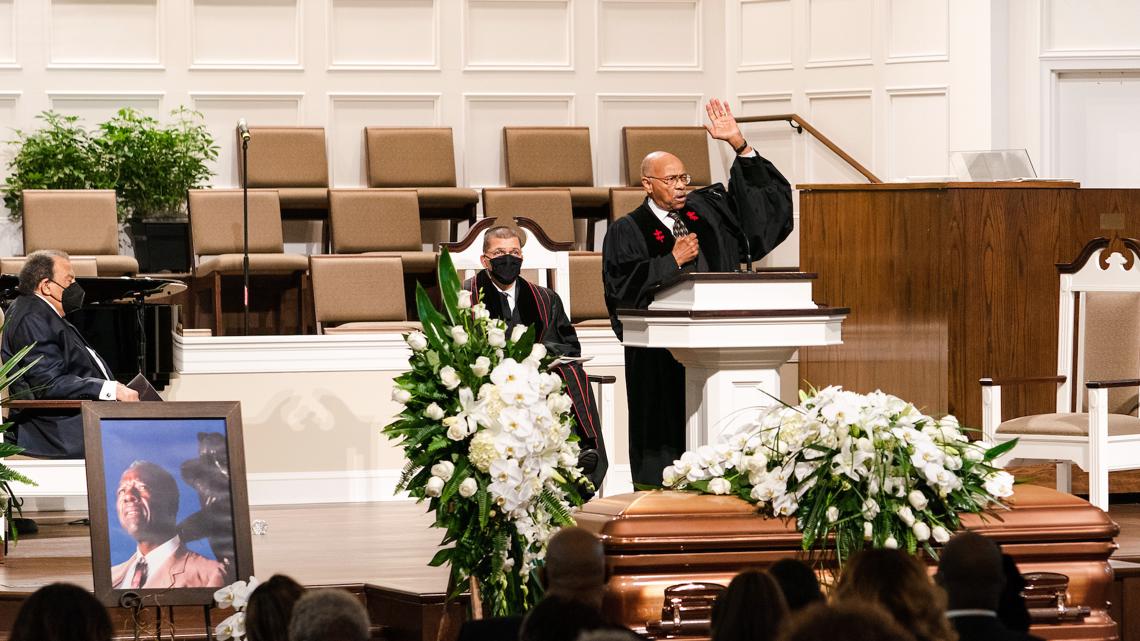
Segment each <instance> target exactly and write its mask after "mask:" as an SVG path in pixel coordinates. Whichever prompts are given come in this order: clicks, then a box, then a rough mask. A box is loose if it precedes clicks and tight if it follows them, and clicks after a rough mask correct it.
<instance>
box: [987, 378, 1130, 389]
mask: <svg viewBox="0 0 1140 641" xmlns="http://www.w3.org/2000/svg"><path fill="white" fill-rule="evenodd" d="M1065 380H1066V378H1065V377H1064V376H1010V377H1008V378H982V379H978V383H980V384H981V386H982V387H997V386H1001V385H1027V384H1030V383H1053V384H1054V385H1060V384H1061V383H1064V382H1065ZM1138 384H1140V383H1138Z"/></svg>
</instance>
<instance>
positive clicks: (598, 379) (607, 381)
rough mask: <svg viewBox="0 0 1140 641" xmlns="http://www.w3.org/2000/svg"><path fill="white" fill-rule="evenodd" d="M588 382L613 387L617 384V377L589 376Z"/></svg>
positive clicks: (587, 376) (587, 377)
mask: <svg viewBox="0 0 1140 641" xmlns="http://www.w3.org/2000/svg"><path fill="white" fill-rule="evenodd" d="M586 380H588V381H589V382H591V383H597V384H599V385H613V384H614V383H616V382H617V377H616V376H602V375H600V374H587V375H586Z"/></svg>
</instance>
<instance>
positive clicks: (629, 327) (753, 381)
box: [618, 271, 848, 449]
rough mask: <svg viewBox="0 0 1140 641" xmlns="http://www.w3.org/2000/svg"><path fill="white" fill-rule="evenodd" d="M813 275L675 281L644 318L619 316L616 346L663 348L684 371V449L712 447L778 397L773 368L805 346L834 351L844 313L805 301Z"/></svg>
mask: <svg viewBox="0 0 1140 641" xmlns="http://www.w3.org/2000/svg"><path fill="white" fill-rule="evenodd" d="M814 279H815V274H809V273H803V272H783V271H769V272H759V273H712V272H710V273H697V274H686V275H683V276H681V277H680V278H679V279H678V280H677V281H676V282H674V283H672V284H670V285H667V286H665V287H663V288H662V289H661V290H659V291H658V292H657V293H656V294H655V295H654V297H653V302H652V303H651V304H650V305H649V309H647V310H637V309H624V310H618V317H619V318H620V319H621V322H622V326H623V328H624V338H623V340H622V342H623V343H624V344H626V345H629V346H632V347H664V348H667V349H668V350H669V351H670V352H672V353H673V356H674V357H675V358H676V359H677V360H678V361H679V362H680V363H681V364H682V365H684V366H685V409H686V413H687V414H688V417H689V421H688V429H687V434H686V444H687V446H688V448H689V449H694V448H696V447H698V446H700V445H704V444H707V443H711V442H714V441H715V440H716V438H717V436H718V435H719V434H720V432H721V431H722V430H724V429H725V428H726V427H727V426H728V425H729V421H730V418H731V415H732V414H733V413H734V412H737V411H738V410H741V409H744V408H749V407H760V406H766V405H771V404H772V403H773V402H774V400H773V399H775V398H779V396H780V374H779V369H780V366H781V365H783V364H784V363H786V362H788V359H789V358H791V356H792V354H793V353H795V351H796V350H797V349H798V348H800V347H801V346H804V345H836V344H839V343H840V342H842V339H841V335H840V330H841V326H842V324H843V319H844V318H845V317H846V316H847V312H848V310H847V309H845V308H839V307H825V306H820V305H816V304H815V302H813V301H812V280H814Z"/></svg>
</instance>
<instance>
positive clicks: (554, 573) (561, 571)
mask: <svg viewBox="0 0 1140 641" xmlns="http://www.w3.org/2000/svg"><path fill="white" fill-rule="evenodd" d="M542 576H543V579H544V584H545V586H546V593H547V594H548V595H551V596H555V595H557V596H564V597H569V598H573V599H578V600H579V601H585V602H586V603H587V604H589V605H592V606H593V607H595V608H597V609H601V607H602V593H603V591H604V590H605V585H606V555H605V549H604V548H603V547H602V540H601V539H600V538H598V537H597V536H596V535H594V533H593V532H590V531H589V530H585V529H583V528H580V527H566V528H562V529H561V530H559V531H558V532H556V533H555V534H554V536H552V537H550V541H549V542H548V543H547V544H546V562H545V565H544V566H543V568H542Z"/></svg>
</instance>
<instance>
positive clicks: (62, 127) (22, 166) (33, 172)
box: [2, 111, 114, 222]
mask: <svg viewBox="0 0 1140 641" xmlns="http://www.w3.org/2000/svg"><path fill="white" fill-rule="evenodd" d="M36 118H37V119H39V120H42V121H43V122H44V126H43V127H41V128H39V129H37V130H35V131H32V132H30V133H29V132H24V131H22V130H19V129H17V130H15V133H16V137H15V138H14V139H13V140H9V141H8V144H10V145H13V146H15V147H17V151H16V154H15V155H14V156H13V157H12V160H11V161H9V163H8V170H9V172H10V173H9V175H8V183H7V184H6V185H5V186H4V188H3V190H2V191H3V194H4V204H5V205H6V206H7V207H8V216H9V218H11V219H12V220H13V221H14V222H19V221H20V220H21V219H22V218H23V214H24V208H23V199H22V198H21V195H22V194H23V193H24V190H25V189H110V188H112V187H114V183H113V182H112V181H111V180H110V178H109V177H108V175H107V172H106V170H105V167H104V165H103V163H102V162H101V160H100V157H99V154H98V152H97V150H96V147H95V140H94V138H93V137H92V136H91V134H90V132H88V131H87V130H86V129H85V128H84V127H83V125H81V124H79V118H78V117H77V116H65V115H63V114H59V113H56V112H54V111H45V112H43V113H41V114H40V115H38V116H36Z"/></svg>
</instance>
